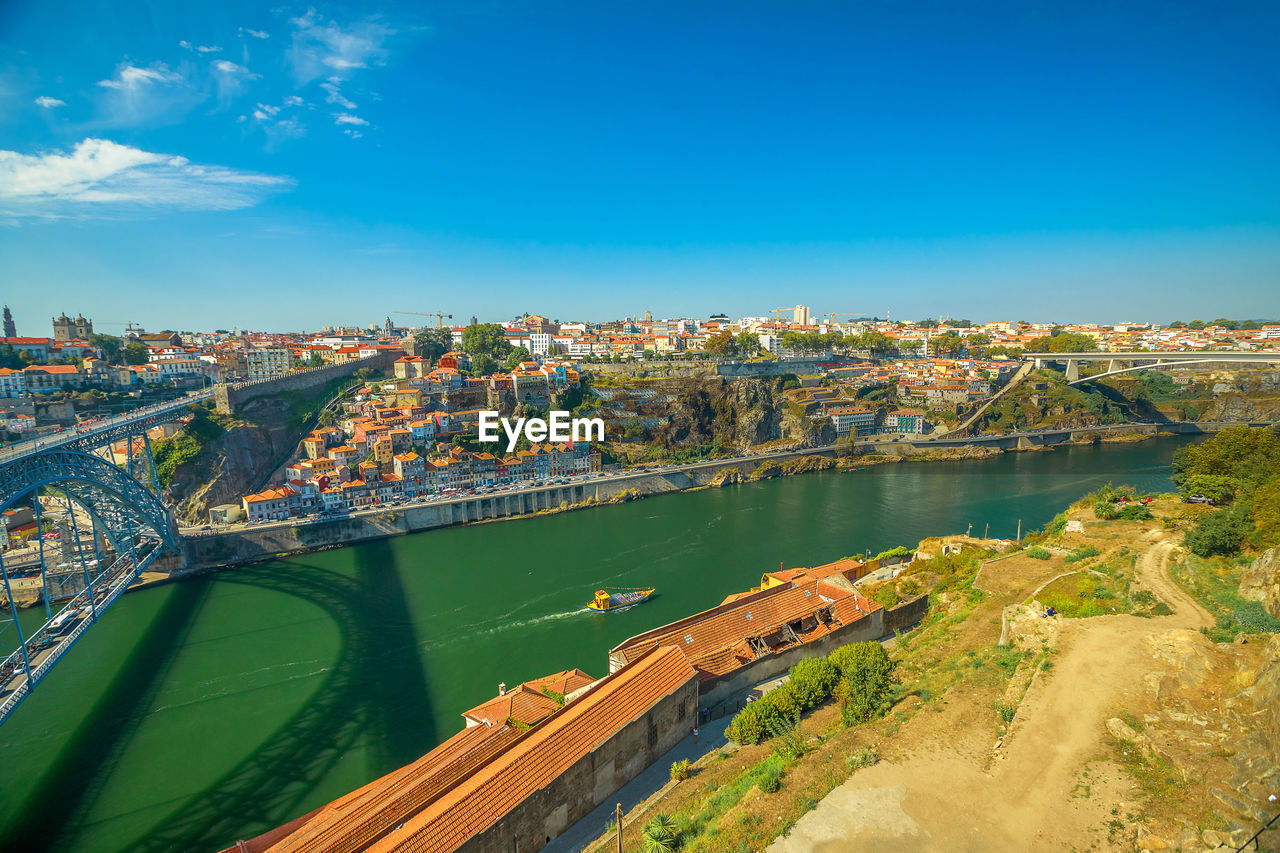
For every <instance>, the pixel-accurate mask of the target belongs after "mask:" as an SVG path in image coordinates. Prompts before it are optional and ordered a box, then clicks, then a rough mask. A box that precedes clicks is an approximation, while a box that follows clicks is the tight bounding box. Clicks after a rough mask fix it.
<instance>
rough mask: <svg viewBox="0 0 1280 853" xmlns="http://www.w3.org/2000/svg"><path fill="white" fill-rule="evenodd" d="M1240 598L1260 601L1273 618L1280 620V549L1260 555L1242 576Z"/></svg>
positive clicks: (1270, 550)
mask: <svg viewBox="0 0 1280 853" xmlns="http://www.w3.org/2000/svg"><path fill="white" fill-rule="evenodd" d="M1239 592H1240V597H1241V598H1243V599H1246V600H1248V601H1260V602H1262V606H1263V607H1264V608H1265V609H1266V611H1267V612H1268V613H1270V614H1271V615H1272V616H1274V617H1276V618H1277V619H1280V548H1268V549H1267V550H1266V551H1263V552H1262V553H1261V554H1259V555H1258V556H1257V557H1256V558H1255V559H1254V561H1253V562H1252V563H1250V564H1249V568H1247V569H1245V571H1244V574H1242V575H1241V576H1240V589H1239Z"/></svg>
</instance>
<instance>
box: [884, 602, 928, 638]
mask: <svg viewBox="0 0 1280 853" xmlns="http://www.w3.org/2000/svg"><path fill="white" fill-rule="evenodd" d="M928 613H929V595H928V593H922V594H920V595H917V596H916V597H915V598H913V599H911V600H910V601H904V602H903V603H902V604H899V605H898V606H897V607H894V608H892V609H889V610H886V611H885V614H884V633H885V635H886V636H887V635H889V634H896V633H898V632H899V631H906V630H908V629H909V628H914V627H915V626H917V625H919V624H920V622H921V621H922V620H923V619H924V617H925V616H926V615H928Z"/></svg>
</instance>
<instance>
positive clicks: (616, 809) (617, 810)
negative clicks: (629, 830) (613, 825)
mask: <svg viewBox="0 0 1280 853" xmlns="http://www.w3.org/2000/svg"><path fill="white" fill-rule="evenodd" d="M614 815H615V816H616V819H617V821H618V853H622V803H618V805H617V806H615V807H614Z"/></svg>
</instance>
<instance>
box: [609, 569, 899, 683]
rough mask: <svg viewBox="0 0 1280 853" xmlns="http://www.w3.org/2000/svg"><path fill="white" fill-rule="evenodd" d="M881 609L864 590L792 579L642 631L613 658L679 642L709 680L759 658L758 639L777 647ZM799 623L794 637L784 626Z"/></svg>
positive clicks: (806, 639)
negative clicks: (798, 581) (754, 649)
mask: <svg viewBox="0 0 1280 853" xmlns="http://www.w3.org/2000/svg"><path fill="white" fill-rule="evenodd" d="M829 565H834V564H829ZM837 604H838V605H839V606H838V607H837V606H836V605H837ZM879 609H881V606H880V605H879V604H876V603H875V602H874V601H870V600H869V599H867V598H864V597H863V596H862V595H860V594H859V593H857V592H854V591H852V590H851V589H845V588H843V587H839V586H835V585H833V584H830V583H827V582H825V581H819V580H809V581H807V582H800V583H794V582H788V583H784V584H781V585H779V586H772V587H769V588H767V589H763V590H760V591H758V592H753V593H750V594H748V595H745V596H742V597H741V598H738V599H736V600H733V601H726V602H725V603H723V604H720V605H719V606H717V607H713V608H711V609H710V610H704V611H703V612H701V613H698V614H695V615H693V616H690V617H688V618H685V619H681V620H679V621H678V622H672V623H671V624H669V625H664V626H662V627H661V628H655V629H654V630H652V631H647V632H645V633H643V634H639V635H637V636H635V637H632V638H631V639H629V640H626V641H625V642H623V643H622V644H621V645H619V646H617V647H615V648H614V649H612V650H611V651H610V657H613V656H614V655H617V656H618V657H620V658H621V659H622V660H623V661H632V660H635V659H636V657H637V655H640V654H643V653H645V652H647V651H648V650H649V649H652V648H655V647H657V646H675V647H676V648H678V649H680V651H682V652H683V653H684V654H685V656H686V657H687V658H688V659H689V661H690V663H692V664H693V666H694V667H695V668H696V669H697V670H698V672H699V675H700V677H701V678H702V679H704V680H706V679H709V678H714V677H716V676H718V675H723V674H725V673H727V672H732V671H733V670H735V669H737V668H738V667H739V666H742V665H743V664H744V663H746V662H748V661H751V660H754V659H755V658H756V656H757V655H756V653H755V652H753V651H752V650H751V646H752V642H756V643H757V645H758V644H759V642H763V643H764V644H765V645H767V646H768V648H769V651H777V650H778V649H781V648H785V647H788V646H793V645H797V644H798V643H806V642H809V641H810V640H814V639H816V638H818V637H821V636H824V635H826V634H829V633H831V632H832V631H834V630H836V629H837V628H840V627H842V626H843V625H846V624H848V623H849V622H852V621H855V620H857V619H860V618H862V617H863V616H866V615H868V614H870V613H871V612H873V611H875V610H879ZM798 621H799V622H801V628H800V629H799V630H794V629H787V630H790V631H792V632H793V634H792V635H793V636H794V637H795V639H794V640H793V639H791V636H789V635H787V633H786V631H785V630H784V626H786V625H787V624H788V623H792V624H794V623H796V622H798ZM780 631H782V634H779V632H780Z"/></svg>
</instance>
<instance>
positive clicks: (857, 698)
mask: <svg viewBox="0 0 1280 853" xmlns="http://www.w3.org/2000/svg"><path fill="white" fill-rule="evenodd" d="M830 660H831V662H832V663H834V664H835V665H836V668H837V669H839V670H840V676H841V677H840V684H839V685H838V686H837V687H836V696H837V698H839V700H840V714H841V717H842V718H843V719H844V721H845V723H846V724H848V725H853V724H855V723H862V722H866V721H867V720H872V719H875V718H876V717H879V716H881V715H883V714H884V713H885V712H886V711H888V710H889V705H890V701H891V697H892V695H893V682H894V674H893V670H894V667H895V663H894V662H893V661H892V660H890V658H889V654H888V652H886V651H885V650H884V646H882V645H880V644H879V643H876V642H867V643H851V644H850V645H847V646H841V647H840V648H838V649H836V650H835V651H834V652H832V653H831V655H830Z"/></svg>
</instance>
